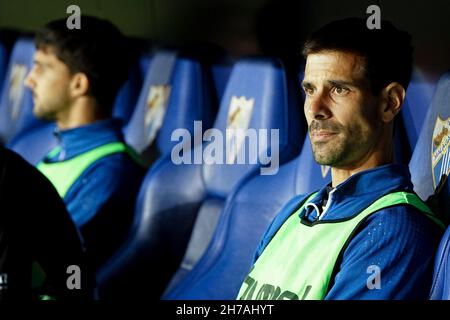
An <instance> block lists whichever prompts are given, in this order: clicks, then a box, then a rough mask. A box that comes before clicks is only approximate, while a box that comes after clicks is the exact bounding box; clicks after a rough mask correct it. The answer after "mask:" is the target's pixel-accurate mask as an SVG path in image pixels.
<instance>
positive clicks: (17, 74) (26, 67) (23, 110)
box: [0, 38, 44, 144]
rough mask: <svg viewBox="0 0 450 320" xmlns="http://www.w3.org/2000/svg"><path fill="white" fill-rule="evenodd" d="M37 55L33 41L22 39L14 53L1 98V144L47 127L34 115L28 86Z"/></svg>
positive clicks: (15, 47)
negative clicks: (43, 126) (26, 131)
mask: <svg viewBox="0 0 450 320" xmlns="http://www.w3.org/2000/svg"><path fill="white" fill-rule="evenodd" d="M34 52H35V47H34V43H33V40H32V39H31V38H19V39H18V40H17V42H16V43H15V45H14V48H13V51H12V53H11V57H10V60H9V66H8V71H7V74H6V79H5V81H6V82H5V85H4V86H3V88H2V92H1V96H0V141H1V143H3V144H5V143H7V142H8V141H10V140H11V139H12V138H13V137H14V136H15V135H18V134H20V133H21V132H22V131H24V130H29V129H31V128H34V127H37V126H40V125H43V124H44V122H42V121H39V120H37V119H36V118H35V117H34V116H33V100H32V95H31V91H30V90H29V89H27V88H25V85H24V80H25V77H26V75H27V74H28V72H29V71H30V69H31V68H32V65H33V56H34Z"/></svg>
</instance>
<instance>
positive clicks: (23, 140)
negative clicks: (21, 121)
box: [6, 122, 58, 166]
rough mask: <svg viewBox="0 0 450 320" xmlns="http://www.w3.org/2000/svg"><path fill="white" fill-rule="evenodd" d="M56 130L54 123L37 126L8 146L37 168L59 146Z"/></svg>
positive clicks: (14, 139) (23, 133)
mask: <svg viewBox="0 0 450 320" xmlns="http://www.w3.org/2000/svg"><path fill="white" fill-rule="evenodd" d="M55 129H56V125H55V123H54V122H49V123H48V124H46V125H42V126H37V127H35V128H32V129H30V130H27V131H25V132H22V133H21V134H19V135H18V136H16V137H14V138H13V139H12V140H11V141H10V142H8V144H7V145H6V146H7V148H9V149H11V150H13V151H15V152H17V153H18V154H20V155H21V156H22V157H23V158H24V159H25V160H27V161H28V162H29V163H30V164H32V165H34V166H35V165H37V164H38V163H39V162H40V161H41V160H42V159H43V158H44V157H45V156H46V155H47V154H48V153H49V152H50V151H51V150H52V149H53V148H55V147H56V145H57V144H58V141H57V139H56V136H55V135H54V132H55Z"/></svg>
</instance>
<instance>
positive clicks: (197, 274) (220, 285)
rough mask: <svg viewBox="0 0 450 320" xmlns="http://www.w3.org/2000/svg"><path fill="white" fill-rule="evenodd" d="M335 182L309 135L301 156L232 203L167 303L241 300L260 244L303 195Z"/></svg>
mask: <svg viewBox="0 0 450 320" xmlns="http://www.w3.org/2000/svg"><path fill="white" fill-rule="evenodd" d="M330 181H331V172H330V167H326V166H320V165H318V164H317V163H316V162H315V160H314V157H313V154H312V149H311V143H310V141H309V137H308V136H306V138H305V142H304V143H303V147H302V151H301V153H300V155H299V156H298V157H297V158H296V159H294V160H292V161H290V162H288V163H286V164H285V165H282V166H281V167H280V170H279V172H278V173H277V174H276V175H273V176H260V175H257V174H255V175H254V177H253V178H252V179H251V180H250V181H249V182H247V183H246V184H244V185H242V186H241V187H240V188H239V189H237V190H236V191H235V192H234V193H233V194H232V195H231V196H230V197H229V198H228V199H227V205H226V207H225V209H224V211H223V213H222V214H221V216H220V220H219V223H218V225H217V228H216V231H215V233H214V236H213V239H212V240H211V243H210V244H209V246H208V248H207V250H206V251H205V253H204V255H203V256H202V258H201V259H200V260H199V262H198V263H197V264H196V265H194V266H193V268H192V270H189V267H188V268H186V266H188V264H185V266H184V267H182V268H180V269H179V270H178V272H177V276H178V277H180V278H182V279H183V280H181V282H179V283H177V284H176V283H175V284H174V283H173V282H172V283H171V285H170V286H169V287H168V289H167V290H166V292H165V294H164V296H163V298H164V299H188V300H189V299H235V298H236V296H237V293H238V291H239V288H240V286H241V284H242V281H243V280H244V278H245V276H246V275H247V273H248V271H249V270H250V267H251V261H252V258H253V255H254V253H255V251H256V248H257V246H258V243H259V241H260V239H261V237H262V235H263V233H264V231H265V230H266V229H267V227H268V226H269V224H270V222H271V221H272V220H273V218H274V217H275V215H276V214H277V213H278V212H279V211H280V209H281V208H282V207H283V206H284V205H286V203H287V202H288V201H289V200H290V199H291V198H293V197H294V196H296V195H298V194H305V193H310V192H312V191H315V190H317V189H319V188H321V187H323V186H324V185H325V184H327V183H328V182H330Z"/></svg>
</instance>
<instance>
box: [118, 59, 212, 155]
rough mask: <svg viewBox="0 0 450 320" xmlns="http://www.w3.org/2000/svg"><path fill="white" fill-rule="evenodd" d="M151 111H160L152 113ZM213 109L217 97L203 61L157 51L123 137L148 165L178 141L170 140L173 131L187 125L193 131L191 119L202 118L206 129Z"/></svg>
mask: <svg viewBox="0 0 450 320" xmlns="http://www.w3.org/2000/svg"><path fill="white" fill-rule="evenodd" d="M143 63H144V62H143ZM152 99H155V101H156V103H153V102H152ZM153 110H159V111H157V112H153V116H152V111H153ZM216 110H217V99H216V97H215V96H214V94H213V90H212V85H211V79H210V78H209V77H208V74H207V73H206V72H205V70H204V66H203V65H202V63H201V62H200V61H198V60H196V59H194V58H192V57H184V56H183V55H181V54H178V55H177V54H176V53H175V52H173V51H159V52H157V53H155V54H154V55H153V56H152V60H151V61H150V63H149V69H148V72H147V76H146V79H145V82H144V85H143V87H142V90H141V93H140V96H139V100H138V104H137V106H136V108H135V110H134V113H133V115H132V118H131V120H130V121H129V123H128V125H127V126H126V128H125V129H124V133H125V139H126V141H127V142H128V144H130V145H131V146H132V147H133V148H134V149H135V150H137V151H138V152H139V153H140V154H141V155H142V156H143V157H144V159H145V160H146V162H147V164H150V163H152V162H153V161H154V160H155V159H157V158H158V157H160V156H163V155H166V154H167V153H170V151H171V150H172V147H173V146H174V145H175V144H177V143H176V142H173V141H171V134H172V131H174V130H175V129H177V128H186V129H187V130H188V131H189V132H190V133H191V134H193V132H194V121H202V122H203V129H208V128H210V127H211V126H212V124H213V121H214V116H215V113H216ZM146 119H148V121H147V120H146Z"/></svg>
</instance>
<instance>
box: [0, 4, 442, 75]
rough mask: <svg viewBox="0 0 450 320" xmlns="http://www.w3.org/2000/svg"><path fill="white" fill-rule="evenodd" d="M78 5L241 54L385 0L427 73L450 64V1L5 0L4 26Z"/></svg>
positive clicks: (140, 31)
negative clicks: (407, 32)
mask: <svg viewBox="0 0 450 320" xmlns="http://www.w3.org/2000/svg"><path fill="white" fill-rule="evenodd" d="M70 4H77V5H78V6H80V7H81V11H82V14H90V15H96V16H99V17H103V18H108V19H109V20H111V21H113V22H114V23H115V24H116V25H118V26H119V27H120V28H121V30H122V31H123V32H124V33H125V34H127V35H129V36H136V37H140V38H144V39H151V40H153V41H155V42H162V43H168V44H182V43H186V42H192V41H203V42H205V41H207V42H212V43H216V44H218V45H220V46H222V47H224V48H225V49H226V50H228V52H229V53H230V54H231V55H234V56H240V55H243V54H258V53H266V54H267V53H269V54H278V55H283V53H285V52H288V51H291V52H292V51H293V50H294V51H295V50H297V48H298V47H299V43H300V42H301V40H302V39H304V37H305V35H306V34H307V33H309V32H311V31H312V30H313V29H315V28H317V27H319V26H320V25H322V24H324V23H326V22H329V21H331V20H333V19H337V18H343V17H347V16H366V14H365V11H366V8H367V6H368V5H370V4H378V5H380V7H381V13H382V18H383V19H389V20H392V21H393V22H394V23H395V24H396V25H397V26H398V27H400V28H402V29H405V30H407V31H409V32H410V33H411V34H412V36H413V41H414V45H415V48H416V51H415V58H416V65H417V66H419V68H420V69H422V70H423V71H425V73H426V76H427V77H430V78H436V77H437V76H438V75H439V74H440V73H442V72H443V71H445V70H446V69H447V68H450V1H448V0H426V1H408V0H397V1H392V0H391V1H387V0H383V1H376V0H372V1H367V0H341V1H331V0H315V1H313V0H298V1H297V2H295V1H292V0H291V1H276V0H275V1H273V0H39V1H36V0H0V28H5V27H10V28H11V27H12V28H17V29H21V30H26V31H34V30H36V29H37V28H38V27H40V26H42V25H43V24H45V23H46V22H47V21H49V20H51V19H55V18H60V17H64V16H67V14H66V8H67V6H69V5H70ZM387 50H388V48H387Z"/></svg>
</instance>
